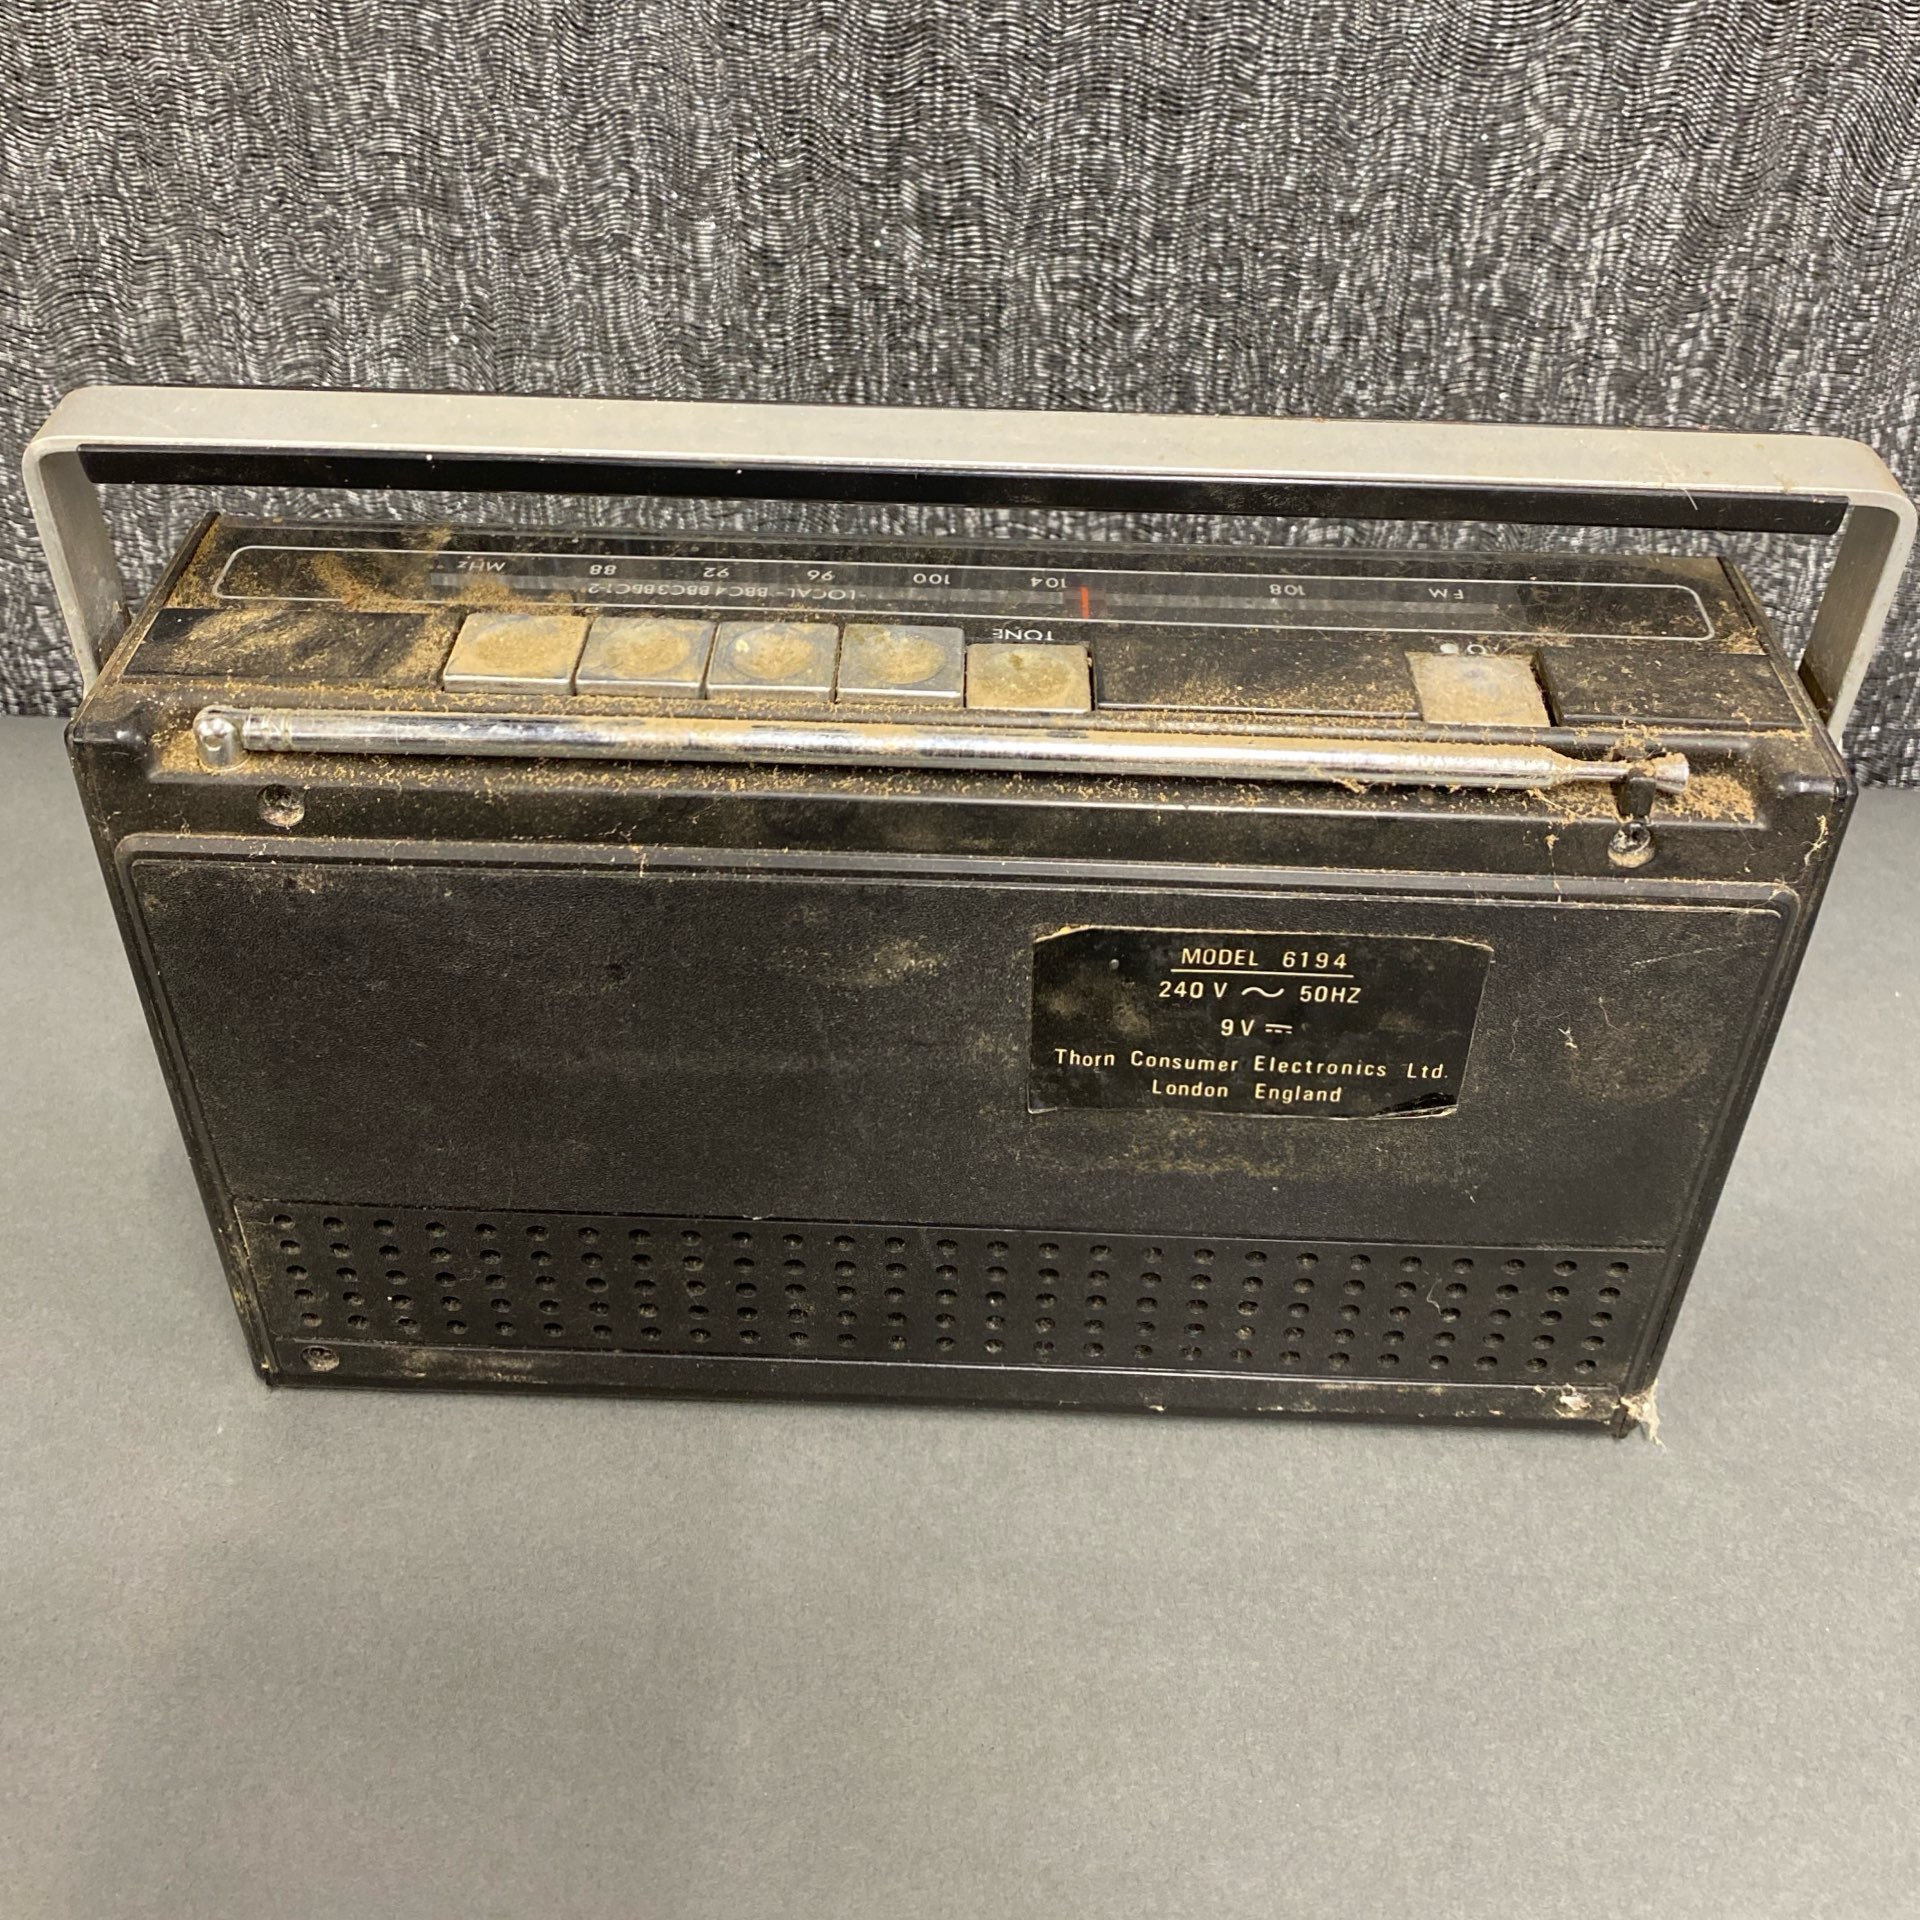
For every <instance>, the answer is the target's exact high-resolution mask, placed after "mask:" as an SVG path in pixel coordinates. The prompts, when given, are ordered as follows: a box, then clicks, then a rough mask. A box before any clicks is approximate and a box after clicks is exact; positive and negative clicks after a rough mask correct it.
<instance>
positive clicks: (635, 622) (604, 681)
mask: <svg viewBox="0 0 1920 1920" xmlns="http://www.w3.org/2000/svg"><path fill="white" fill-rule="evenodd" d="M713 627H714V623H713V622H712V621H711V620H670V619H662V618H660V617H659V616H658V615H655V614H645V613H603V614H601V615H600V617H599V618H598V619H597V620H595V621H594V623H593V626H592V627H591V628H590V629H589V631H588V633H587V646H586V651H585V652H584V653H582V654H581V656H580V669H579V671H578V672H577V673H576V674H575V675H574V676H573V685H574V691H575V692H576V693H664V694H678V695H679V696H680V697H681V698H682V699H687V698H691V697H694V696H696V695H697V694H698V693H699V691H700V687H701V683H702V682H703V681H704V680H705V679H706V677H707V656H708V654H710V653H711V652H712V651H713Z"/></svg>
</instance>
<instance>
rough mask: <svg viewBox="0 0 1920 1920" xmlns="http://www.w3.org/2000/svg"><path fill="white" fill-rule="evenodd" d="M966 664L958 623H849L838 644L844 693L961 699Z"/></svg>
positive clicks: (842, 695) (852, 697)
mask: <svg viewBox="0 0 1920 1920" xmlns="http://www.w3.org/2000/svg"><path fill="white" fill-rule="evenodd" d="M966 664H967V646H966V635H965V634H964V633H963V632H962V631H961V630H960V629H959V628H958V627H908V626H891V625H888V626H870V625H855V626H850V627H848V629H847V633H846V638H845V639H844V640H843V641H842V642H841V643H840V688H839V694H840V698H841V699H842V700H951V701H956V702H957V701H958V700H959V699H960V697H961V695H962V693H963V691H964V690H965V686H966Z"/></svg>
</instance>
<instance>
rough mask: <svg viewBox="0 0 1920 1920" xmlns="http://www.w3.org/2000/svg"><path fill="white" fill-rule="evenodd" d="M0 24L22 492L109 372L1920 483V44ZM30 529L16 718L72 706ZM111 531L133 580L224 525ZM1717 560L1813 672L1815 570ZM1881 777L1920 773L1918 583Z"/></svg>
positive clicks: (1900, 634) (757, 12)
mask: <svg viewBox="0 0 1920 1920" xmlns="http://www.w3.org/2000/svg"><path fill="white" fill-rule="evenodd" d="M7 15H8V18H7V27H8V37H7V39H6V42H5V45H4V48H3V49H0V59H3V60H4V61H5V62H6V63H7V65H6V68H5V71H4V87H5V100H4V105H5V118H4V125H3V127H0V167H3V168H4V181H3V182H0V440H3V441H4V449H3V450H4V452H5V455H6V457H7V459H8V461H9V464H10V465H11V466H13V468H14V472H15V474H17V456H18V452H19V447H20V444H21V443H22V442H23V441H24V439H25V437H26V435H27V433H28V432H29V431H30V430H31V428H32V426H33V425H34V424H36V423H37V422H38V420H39V419H40V417H41V416H42V414H43V413H44V412H45V410H46V408H47V407H48V406H49V405H50V404H51V403H52V401H53V400H54V399H55V398H56V397H57V396H58V395H59V394H60V393H61V392H62V391H64V390H65V389H67V388H69V387H71V386H75V385H77V384H80V383H81V382H83V381H88V380H100V379H118V380H141V381H201V382H235V383H260V384H283V385H336V386H362V385H364V386H384V387H421V388H476V389H481V390H489V391H506V392H522V393H540V392H555V393H609V394H633V395H673V396H702V397H737V398H756V399H805V400H849V401H894V402H902V403H942V402H962V403H968V404H974V405H1013V406H1053V407H1099V408H1149V409H1165V410H1182V409H1190V410H1201V411H1219V412H1260V413H1336V414H1371V415H1383V416H1419V417H1429V418H1431V417H1446V416H1452V417H1458V418H1466V419H1514V420H1543V421H1599V422H1609V423H1619V424H1645V425H1656V424H1657V425H1668V424H1684V425H1696V426H1719V427H1740V428H1807V429H1821V430H1827V431H1833V432H1840V433H1847V434H1853V435H1857V436H1859V437H1862V438H1864V439H1867V440H1869V441H1871V442H1872V443H1873V444H1874V445H1876V446H1877V447H1878V448H1880V450H1881V451H1882V452H1883V453H1884V454H1885V455H1886V456H1887V457H1888V459H1889V460H1890V461H1891V462H1892V464H1893V465H1894V467H1895V468H1896V470H1898V471H1901V472H1902V473H1903V474H1904V475H1906V476H1908V477H1909V478H1915V477H1920V472H1917V471H1916V446H1915V441H1916V397H1917V395H1920V315H1917V312H1916V309H1920V196H1917V195H1916V191H1915V187H1916V181H1915V174H1916V167H1917V165H1920V98H1917V96H1920V4H1917V3H1916V0H1820V3H1819V4H1813V3H1812V0H1786V3H1785V4H1781V3H1777V0H1776V3H1774V4H1762V0H1613V4H1590V5H1577V4H1564V3H1562V0H1345V3H1343V4H1324V3H1323V4H1287V3H1286V0H1205V4H1200V3H1199V0H1047V3H1045V4H1035V5H1027V6H1014V5H1008V4H1003V3H1000V0H836V3H834V4H827V3H826V0H819V3H817V4H813V5H804V4H794V3H793V0H722V3H714V0H708V3H707V4H700V3H699V0H670V3H669V4H663V5H653V6H636V5H629V6H618V5H610V4H601V3H600V0H571V3H570V4H566V5H551V4H542V3H541V0H458V3H457V4H456V3H455V0H420V4H418V5H416V6H415V7H413V8H411V9H409V10H405V11H402V10H388V9H385V8H373V7H368V6H364V5H360V4H356V3H355V0H301V3H300V4H295V3H294V0H191V4H188V5H186V6H181V5H180V4H178V0H172V4H165V5H162V4H157V3H156V0H114V3H113V4H110V5H109V4H103V3H101V0H86V3H84V4H80V3H64V4H63V0H11V4H10V5H9V7H8V9H7ZM0 499H3V500H4V512H3V514H0V704H4V705H5V706H7V707H11V708H14V709H19V710H26V711H41V710H50V709H55V708H59V707H61V706H63V705H65V704H67V703H69V702H70V701H71V699H72V696H73V692H74V683H73V679H72V676H71V673H70V670H69V667H68V665H67V662H66V659H65V656H64V649H63V643H62V640H61V637H60V634H59V632H58V631H57V628H56V623H55V619H54V615H53V611H52V606H51V602H50V597H49V595H48V592H47V589H46V586H45V583H44V580H43V578H42V575H41V572H40V567H39V562H38V559H37V555H36V552H35V550H34V548H33V545H32V541H31V536H30V533H29V529H28V523H27V517H26V512H25V507H24V503H23V502H22V500H21V498H20V493H19V487H18V482H17V478H12V479H10V480H9V481H8V483H7V484H6V485H5V488H4V493H3V494H0ZM195 504H196V505H197V504H198V503H197V502H196V503H195ZM269 504H289V505H293V506H296V507H298V506H301V505H303V504H308V503H301V502H297V501H295V502H273V503H269ZM326 505H327V507H328V509H329V510H334V509H335V508H337V506H338V503H337V502H327V503H326ZM494 511H495V517H501V518H508V517H511V518H517V519H525V518H527V517H528V516H529V515H534V516H539V517H545V518H552V517H554V516H555V515H556V514H560V513H564V514H568V515H571V516H573V517H577V518H582V519H590V520H592V521H594V522H597V523H608V524H619V523H621V521H622V520H626V521H629V522H637V521H639V520H641V519H643V518H653V519H658V518H661V517H663V515H662V513H661V512H660V511H659V510H653V511H651V512H649V510H645V509H638V508H635V507H634V506H632V505H630V504H629V505H617V504H614V503H606V502H601V503H596V504H594V505H593V506H591V507H588V508H572V507H559V506H555V505H553V504H552V503H547V504H545V505H544V506H543V505H542V503H537V502H536V503H527V502H514V503H506V504H502V505H500V506H499V507H497V508H496V509H495V510H494ZM677 511H678V512H685V511H686V510H684V509H682V510H677ZM118 516H119V520H120V522H121V524H122V526H123V528H124V533H125V539H126V542H127V546H128V549H129V552H130V555H131V570H132V571H133V572H134V573H135V574H136V575H138V576H139V577H140V579H141V580H142V581H143V582H144V580H146V579H148V578H150V577H151V574H152V571H153V569H154V568H155V567H156V566H157V565H158V563H159V561H160V559H161V557H162V555H163V554H164V552H165V550H166V548H167V545H168V543H169V541H170V540H171V538H172V537H173V536H174V534H175V533H176V532H177V530H178V529H179V528H180V526H181V525H182V524H183V521H184V520H185V519H186V518H187V517H190V515H189V509H188V505H187V503H186V502H185V501H184V500H181V499H178V498H169V497H167V496H166V495H164V494H162V493H151V494H139V493H134V494H129V495H127V496H125V497H124V498H123V502H122V505H121V506H120V508H119V509H118ZM730 517H731V518H733V519H737V520H741V521H744V522H749V523H753V524H773V525H803V524H814V523H816V522H817V520H818V516H814V517H813V518H812V519H810V518H809V516H808V515H806V514H804V513H796V512H794V511H792V510H788V511H786V512H773V511H771V510H759V511H756V510H746V511H744V512H742V513H739V514H735V515H732V516H730ZM887 518H888V519H889V521H890V523H891V524H896V525H907V524H912V525H926V526H931V527H949V526H954V527H957V526H960V525H964V524H967V523H968V522H967V517H966V516H962V515H944V516H942V515H938V514H935V515H921V516H917V517H916V516H888V517H887ZM1021 524H1023V525H1024V524H1027V523H1025V522H1022V523H1021ZM1046 524H1049V525H1059V524H1061V523H1060V522H1058V521H1053V522H1047V523H1046ZM1089 531H1090V532H1091V533H1092V534H1094V535H1096V536H1097V535H1100V534H1104V533H1110V532H1119V531H1131V532H1134V533H1139V532H1141V531H1149V532H1151V531H1153V529H1152V528H1147V527H1143V526H1142V525H1140V524H1138V523H1136V524H1134V525H1132V526H1130V527H1126V528H1121V527H1118V526H1115V525H1111V524H1106V525H1096V526H1094V527H1092V528H1090V529H1089ZM1210 531H1211V532H1212V533H1213V534H1214V535H1215V536H1216V537H1221V538H1247V537H1260V536H1262V535H1265V536H1274V535H1275V534H1276V533H1280V534H1284V533H1285V530H1275V529H1272V528H1266V529H1262V528H1258V527H1249V526H1248V525H1246V524H1245V523H1239V524H1233V525H1223V526H1219V527H1215V528H1213V529H1211V530H1210ZM1339 532H1340V530H1339V529H1334V530H1332V531H1331V533H1326V532H1321V533H1318V534H1316V537H1337V536H1338V535H1339ZM1367 537H1368V538H1374V539H1377V538H1378V535H1377V534H1370V535H1368V536H1367ZM1442 537H1445V538H1455V537H1458V536H1456V535H1453V534H1447V535H1443V536H1442ZM1470 537H1471V538H1473V539H1477V540H1487V539H1495V540H1500V539H1504V540H1506V541H1507V543H1508V544H1512V543H1513V541H1514V540H1515V539H1517V538H1519V537H1520V536H1513V535H1501V534H1494V535H1482V534H1475V535H1472V536H1470ZM1527 537H1537V536H1527ZM1735 550H1736V551H1738V552H1739V553H1741V554H1742V555H1743V556H1744V557H1748V558H1750V559H1751V561H1752V564H1753V567H1754V571H1755V573H1756V575H1757V577H1758V579H1759V581H1760V583H1761V585H1762V588H1763V592H1764V593H1765V594H1767V595H1768V596H1769V597H1770V598H1771V600H1772V602H1773V604H1774V606H1775V608H1776V611H1777V612H1779V613H1780V615H1781V616H1782V619H1783V623H1784V624H1785V625H1786V626H1787V628H1788V630H1789V632H1790V633H1792V634H1795V635H1797V634H1798V633H1799V632H1800V631H1802V630H1803V622H1804V616H1805V612H1806V607H1807V604H1808V600H1809V596H1810V591H1811V584H1812V581H1813V578H1814V565H1815V563H1816V562H1817V561H1818V559H1819V555H1818V552H1817V548H1815V549H1812V550H1809V549H1807V548H1805V547H1791V548H1790V547H1789V546H1788V545H1787V544H1786V543H1771V544H1769V543H1763V542H1747V543H1742V544H1739V545H1737V546H1736V549H1735ZM1851 745H1852V748H1853V752H1854V755H1855V758H1856V761H1857V763H1858V764H1859V766H1860V768H1861V770H1862V771H1863V773H1865V774H1866V775H1867V776H1868V777H1869V778H1873V779H1879V780H1914V779H1920V595H1917V594H1916V593H1915V592H1914V591H1912V590H1909V592H1908V594H1907V595H1906V597H1905V599H1904V600H1903V603H1902V607H1901V610H1900V613H1899V615H1898V617H1897V620H1896V624H1895V628H1894V631H1893V635H1892V638H1891V641H1890V643H1889V645H1888V648H1887V650H1886V652H1885V654H1884V655H1883V657H1882V660H1881V662H1880V665H1879V668H1878V670H1877V672H1876V674H1875V677H1874V679H1873V682H1872V684H1871V685H1870V687H1869V690H1868V693H1867V695H1866V698H1865V700H1864V701H1863V703H1862V706H1861V709H1860V712H1859V716H1858V718H1857V720H1856V723H1855V726H1854V730H1853V733H1852V736H1851Z"/></svg>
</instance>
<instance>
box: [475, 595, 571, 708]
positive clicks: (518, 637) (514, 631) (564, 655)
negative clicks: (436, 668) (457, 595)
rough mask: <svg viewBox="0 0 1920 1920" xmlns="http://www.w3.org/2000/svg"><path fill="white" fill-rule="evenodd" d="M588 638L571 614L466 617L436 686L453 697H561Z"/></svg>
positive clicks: (478, 615) (497, 614)
mask: <svg viewBox="0 0 1920 1920" xmlns="http://www.w3.org/2000/svg"><path fill="white" fill-rule="evenodd" d="M586 637H587V622H586V620H585V619H584V618H583V617H582V616H580V615H578V614H571V613H470V614H468V615H467V617H466V618H465V619H464V620H463V621H461V623H460V632H459V636H458V637H457V638H456V639H455V641H454V643H453V651H452V652H451V653H450V654H449V655H448V656H447V664H446V667H445V669H444V671H443V672H442V673H441V675H440V684H441V685H442V686H443V687H445V688H447V690H448V691H449V692H452V693H469V692H479V691H485V690H487V689H493V690H496V691H501V692H507V693H565V692H566V691H567V689H568V688H569V687H570V686H572V684H573V665H574V662H575V661H576V660H578V659H579V658H580V648H581V646H582V644H583V643H584V642H585V640H586Z"/></svg>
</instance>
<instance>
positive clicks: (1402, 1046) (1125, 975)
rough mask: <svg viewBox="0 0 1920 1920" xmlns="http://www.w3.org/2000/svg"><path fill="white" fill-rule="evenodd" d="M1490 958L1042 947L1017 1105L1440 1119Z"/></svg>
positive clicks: (1284, 948)
mask: <svg viewBox="0 0 1920 1920" xmlns="http://www.w3.org/2000/svg"><path fill="white" fill-rule="evenodd" d="M1492 958H1493V952H1492V949H1491V948H1489V947H1484V946H1480V945H1478V944H1476V943H1475V942H1473V941H1470V940H1447V939H1437V938H1425V937H1421V936H1414V935H1399V934H1391V935H1389V934H1364V935H1362V934H1353V935H1347V934H1330V933H1213V932H1207V933H1185V932H1169V931H1165V930H1162V929H1158V928H1141V927H1076V928H1074V929H1072V930H1071V931H1070V932H1066V933H1057V934H1052V935H1049V936H1048V937H1047V938H1045V939H1042V940H1039V941H1036V942H1035V944H1034V950H1033V1064H1032V1074H1031V1077H1030V1079H1029V1081H1028V1094H1027V1105H1028V1107H1029V1108H1030V1110H1031V1111H1033V1112H1035V1113H1046V1112H1048V1111H1050V1110H1052V1109H1054V1108H1057V1107H1172V1108H1177V1109H1181V1110H1184V1111H1187V1112H1209V1111H1210V1112H1214V1113H1233V1114H1258V1115H1265V1116H1267V1117H1269V1118H1273V1119H1280V1118H1285V1117H1288V1116H1300V1115H1314V1116H1319V1117H1322V1118H1330V1119H1338V1118H1343V1117H1344V1118H1349V1119H1351V1118H1359V1117H1362V1116H1365V1115H1369V1114H1434V1113H1445V1112H1447V1111H1449V1110H1450V1109H1451V1108H1453V1107H1455V1106H1457V1105H1458V1104H1459V1100H1460V1086H1461V1082H1462V1080H1463V1078H1464V1077H1465V1074H1466V1068H1467V1051H1468V1048H1469V1047H1470V1045H1471V1044H1472V1040H1473V1023H1474V1018H1475V1015H1476V1014H1477V1012H1478V1011H1479V1006H1480V990H1481V988H1482V987H1483V986H1484V985H1485V983H1486V977H1487V966H1488V963H1489V962H1490V961H1491V960H1492Z"/></svg>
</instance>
